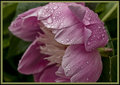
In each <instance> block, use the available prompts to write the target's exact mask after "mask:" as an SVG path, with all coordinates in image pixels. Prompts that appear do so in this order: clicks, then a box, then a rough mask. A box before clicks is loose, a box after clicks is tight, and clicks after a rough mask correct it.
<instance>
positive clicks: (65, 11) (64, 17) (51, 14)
mask: <svg viewBox="0 0 120 85" xmlns="http://www.w3.org/2000/svg"><path fill="white" fill-rule="evenodd" d="M71 4H72V3H71ZM68 5H69V4H66V3H60V2H59V3H49V4H48V5H46V6H44V7H42V8H41V9H40V10H39V11H38V19H39V20H41V21H42V22H43V24H44V25H45V26H46V27H47V28H53V29H62V28H65V27H69V26H72V25H74V24H76V23H78V21H77V20H76V17H75V16H74V15H73V13H72V12H71V11H70V9H69V8H68ZM76 5H77V4H76ZM78 5H79V4H78Z"/></svg>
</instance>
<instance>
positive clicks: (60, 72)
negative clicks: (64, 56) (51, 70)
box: [55, 66, 70, 82]
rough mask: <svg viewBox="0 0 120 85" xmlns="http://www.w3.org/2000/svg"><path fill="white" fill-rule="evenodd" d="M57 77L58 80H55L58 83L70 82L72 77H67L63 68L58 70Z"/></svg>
mask: <svg viewBox="0 0 120 85" xmlns="http://www.w3.org/2000/svg"><path fill="white" fill-rule="evenodd" d="M56 75H57V76H58V78H57V79H56V80H55V81H56V82H70V77H67V76H66V75H65V72H64V69H63V68H62V66H60V67H59V68H58V70H57V71H56Z"/></svg>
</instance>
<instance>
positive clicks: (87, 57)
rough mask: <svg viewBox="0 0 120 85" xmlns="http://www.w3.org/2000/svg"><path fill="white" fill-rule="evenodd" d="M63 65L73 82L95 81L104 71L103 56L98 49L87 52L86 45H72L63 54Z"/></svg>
mask: <svg viewBox="0 0 120 85" xmlns="http://www.w3.org/2000/svg"><path fill="white" fill-rule="evenodd" d="M62 67H63V69H64V72H65V75H66V76H68V77H71V79H70V80H71V82H95V81H97V80H98V79H99V77H100V74H101V72H102V61H101V56H100V54H99V52H98V51H97V50H94V51H92V52H87V51H86V50H85V47H84V45H71V46H69V47H68V48H67V50H66V52H65V55H64V56H63V61H62ZM91 76H92V77H91Z"/></svg>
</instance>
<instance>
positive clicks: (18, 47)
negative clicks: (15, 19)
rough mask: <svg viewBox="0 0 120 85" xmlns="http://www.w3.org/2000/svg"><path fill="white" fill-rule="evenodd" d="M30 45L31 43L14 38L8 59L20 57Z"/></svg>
mask: <svg viewBox="0 0 120 85" xmlns="http://www.w3.org/2000/svg"><path fill="white" fill-rule="evenodd" d="M29 45H30V43H29V42H25V41H23V40H21V39H19V38H17V37H15V36H12V37H11V39H10V47H9V50H8V56H7V57H13V56H15V55H19V54H21V53H23V52H25V50H26V49H27V47H28V46H29Z"/></svg>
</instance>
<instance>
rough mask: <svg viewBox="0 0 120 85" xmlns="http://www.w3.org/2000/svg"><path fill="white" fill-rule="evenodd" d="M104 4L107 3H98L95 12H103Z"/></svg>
mask: <svg viewBox="0 0 120 85" xmlns="http://www.w3.org/2000/svg"><path fill="white" fill-rule="evenodd" d="M106 5H107V3H99V4H98V5H97V6H96V8H95V12H97V13H100V12H103V11H104V10H105V6H106Z"/></svg>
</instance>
